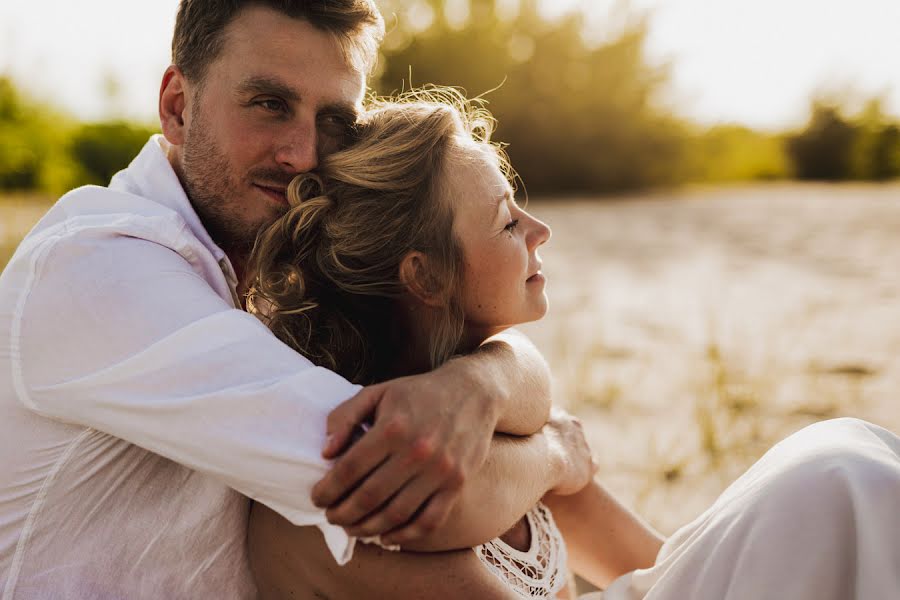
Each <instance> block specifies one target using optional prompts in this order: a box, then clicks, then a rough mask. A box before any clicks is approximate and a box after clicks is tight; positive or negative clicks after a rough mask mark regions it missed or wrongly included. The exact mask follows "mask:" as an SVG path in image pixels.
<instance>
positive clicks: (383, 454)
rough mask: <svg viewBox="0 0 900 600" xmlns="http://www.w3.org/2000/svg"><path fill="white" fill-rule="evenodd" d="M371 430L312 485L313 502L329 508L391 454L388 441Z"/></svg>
mask: <svg viewBox="0 0 900 600" xmlns="http://www.w3.org/2000/svg"><path fill="white" fill-rule="evenodd" d="M375 434H376V431H375V430H372V431H370V432H369V433H367V434H366V435H364V436H362V438H361V439H360V440H359V441H358V442H357V443H356V444H354V445H353V446H352V447H351V448H350V449H349V450H348V451H347V452H346V453H344V454H343V455H342V456H341V457H340V458H338V459H337V461H336V462H335V463H334V465H333V466H332V467H331V470H329V471H328V473H326V474H325V477H323V478H322V479H321V480H319V482H318V483H316V485H314V486H313V489H312V501H313V504H315V505H316V506H318V507H319V508H326V507H329V506H331V505H332V504H334V503H335V502H337V501H338V500H339V499H341V498H343V497H344V496H346V495H348V494H349V493H350V492H351V491H352V490H353V489H354V488H355V487H356V486H357V485H358V484H359V482H360V481H361V480H362V479H363V478H364V477H365V476H366V475H368V474H369V473H370V472H371V471H372V470H373V469H374V468H375V467H377V466H378V465H380V464H381V463H382V462H384V461H385V459H387V457H388V451H389V448H390V446H389V444H387V443H385V440H384V438H383V437H382V436H379V435H375Z"/></svg>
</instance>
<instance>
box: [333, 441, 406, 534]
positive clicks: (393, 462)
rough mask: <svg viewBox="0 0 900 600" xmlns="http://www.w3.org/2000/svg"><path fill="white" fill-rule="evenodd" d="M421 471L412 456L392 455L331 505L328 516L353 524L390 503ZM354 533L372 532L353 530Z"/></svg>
mask: <svg viewBox="0 0 900 600" xmlns="http://www.w3.org/2000/svg"><path fill="white" fill-rule="evenodd" d="M417 474H418V472H417V470H416V469H415V466H414V465H411V464H410V463H409V461H408V460H404V459H402V458H400V457H398V456H396V455H395V456H391V457H389V458H388V459H387V460H386V461H385V462H384V463H383V464H381V465H379V466H378V467H377V468H375V469H374V470H373V471H372V472H371V473H369V474H368V475H367V476H366V478H365V480H364V481H363V482H362V484H360V485H359V486H357V488H356V489H355V490H353V491H352V492H351V493H350V495H349V496H347V497H346V498H343V499H342V500H341V501H340V502H339V503H338V504H336V505H334V506H331V507H330V508H329V509H328V510H327V511H326V512H325V516H326V517H328V522H329V523H332V524H334V525H341V526H344V527H350V526H353V525H354V524H356V523H359V522H360V521H363V520H364V519H366V518H367V517H368V516H369V515H370V514H372V513H373V512H375V511H377V510H378V509H379V507H382V506H384V505H385V504H387V502H388V501H389V500H390V499H391V497H392V496H395V495H396V494H397V492H399V491H400V490H401V489H402V488H403V486H404V485H406V484H407V482H409V481H410V480H411V479H413V478H414V477H415V476H416V475H417ZM401 523H402V522H401ZM399 524H400V523H398V525H399ZM348 531H349V530H348ZM351 535H356V536H359V535H370V534H367V533H352V532H351ZM371 535H374V534H371Z"/></svg>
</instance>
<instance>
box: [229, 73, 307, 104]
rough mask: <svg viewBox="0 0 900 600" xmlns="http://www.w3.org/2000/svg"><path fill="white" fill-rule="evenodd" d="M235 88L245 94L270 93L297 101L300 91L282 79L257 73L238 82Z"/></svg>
mask: <svg viewBox="0 0 900 600" xmlns="http://www.w3.org/2000/svg"><path fill="white" fill-rule="evenodd" d="M237 90H238V92H240V93H245V94H246V93H254V94H271V95H272V96H279V97H281V98H283V99H285V100H288V101H290V102H298V101H299V100H300V93H299V92H297V90H295V89H294V88H292V87H291V86H289V85H287V84H286V83H284V82H283V81H280V80H278V79H275V78H272V77H264V76H259V75H256V76H252V77H248V78H247V79H244V80H243V81H241V82H240V83H239V84H238V87H237Z"/></svg>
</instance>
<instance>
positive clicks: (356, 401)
mask: <svg viewBox="0 0 900 600" xmlns="http://www.w3.org/2000/svg"><path fill="white" fill-rule="evenodd" d="M380 390H381V388H380V387H378V386H370V387H367V388H363V389H362V390H360V391H359V393H357V394H356V395H355V396H353V397H352V398H350V399H348V400H345V401H344V402H342V403H341V404H340V405H338V406H337V408H335V409H334V410H332V411H331V413H329V415H328V420H327V423H326V426H325V431H326V433H327V434H328V438H327V440H326V442H325V448H323V449H322V457H323V458H334V457H335V456H337V455H338V454H339V453H340V451H341V450H342V449H343V448H344V447H345V446H347V444H348V443H349V442H350V439H351V436H352V434H353V429H354V427H356V426H357V425H359V424H360V423H362V422H363V421H365V420H366V419H368V418H370V417H371V416H372V414H373V413H374V412H375V408H376V407H377V406H378V403H379V401H380V400H381V395H382V393H381V391H380Z"/></svg>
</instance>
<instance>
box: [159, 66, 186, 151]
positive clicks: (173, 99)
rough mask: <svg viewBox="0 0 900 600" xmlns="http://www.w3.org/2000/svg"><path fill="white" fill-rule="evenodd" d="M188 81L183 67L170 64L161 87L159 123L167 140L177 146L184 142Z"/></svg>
mask: <svg viewBox="0 0 900 600" xmlns="http://www.w3.org/2000/svg"><path fill="white" fill-rule="evenodd" d="M186 86H187V81H186V80H185V78H184V74H183V73H182V72H181V69H179V68H178V67H176V66H175V65H170V66H169V68H168V69H166V72H165V74H163V80H162V84H161V85H160V88H159V125H160V128H161V130H162V133H163V135H164V136H165V138H166V140H167V141H168V142H169V143H170V144H173V145H175V146H180V145H182V144H184V138H185V133H186V131H187V128H186V126H185V114H184V113H185V111H186V109H187V98H188V90H187V89H186Z"/></svg>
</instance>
